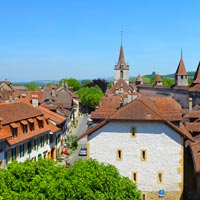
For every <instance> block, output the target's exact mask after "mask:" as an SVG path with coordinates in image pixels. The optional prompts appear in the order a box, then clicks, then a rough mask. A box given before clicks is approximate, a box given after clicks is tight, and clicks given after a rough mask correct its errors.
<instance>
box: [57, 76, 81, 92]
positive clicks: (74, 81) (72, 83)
mask: <svg viewBox="0 0 200 200" xmlns="http://www.w3.org/2000/svg"><path fill="white" fill-rule="evenodd" d="M62 81H64V82H65V83H67V84H68V86H69V87H73V90H74V91H77V90H79V89H80V88H81V87H82V85H81V83H80V82H79V81H78V80H77V79H75V78H68V79H66V78H63V79H61V80H60V81H59V85H61V84H62Z"/></svg>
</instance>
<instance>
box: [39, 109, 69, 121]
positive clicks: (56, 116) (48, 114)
mask: <svg viewBox="0 0 200 200" xmlns="http://www.w3.org/2000/svg"><path fill="white" fill-rule="evenodd" d="M36 109H38V110H41V111H42V112H43V113H44V116H45V118H49V119H50V120H52V121H54V122H55V123H57V124H61V123H63V122H64V121H66V119H67V118H66V117H64V116H62V115H59V114H57V113H55V112H52V111H50V110H49V109H47V108H45V107H43V106H38V107H37V108H36Z"/></svg>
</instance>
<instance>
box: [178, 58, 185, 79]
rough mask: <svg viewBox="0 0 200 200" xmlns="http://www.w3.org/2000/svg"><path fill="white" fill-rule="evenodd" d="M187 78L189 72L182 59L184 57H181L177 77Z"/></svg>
mask: <svg viewBox="0 0 200 200" xmlns="http://www.w3.org/2000/svg"><path fill="white" fill-rule="evenodd" d="M177 75H178V76H181V75H183V76H187V71H186V69H185V64H184V61H183V58H182V55H181V59H180V62H179V65H178V68H177V70H176V76H177Z"/></svg>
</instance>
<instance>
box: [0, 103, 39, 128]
mask: <svg viewBox="0 0 200 200" xmlns="http://www.w3.org/2000/svg"><path fill="white" fill-rule="evenodd" d="M40 115H43V113H42V112H41V111H40V110H36V109H34V108H33V106H31V105H28V104H26V103H24V102H15V103H4V104H0V117H1V118H3V121H2V124H3V125H4V124H9V123H12V122H16V121H22V120H24V119H28V118H34V117H37V116H40Z"/></svg>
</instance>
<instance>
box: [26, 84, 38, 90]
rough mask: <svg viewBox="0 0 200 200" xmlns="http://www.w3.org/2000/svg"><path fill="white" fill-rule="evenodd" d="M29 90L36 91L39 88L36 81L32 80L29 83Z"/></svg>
mask: <svg viewBox="0 0 200 200" xmlns="http://www.w3.org/2000/svg"><path fill="white" fill-rule="evenodd" d="M27 88H28V91H36V90H37V85H36V83H35V82H30V83H29V84H28V85H27Z"/></svg>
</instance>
